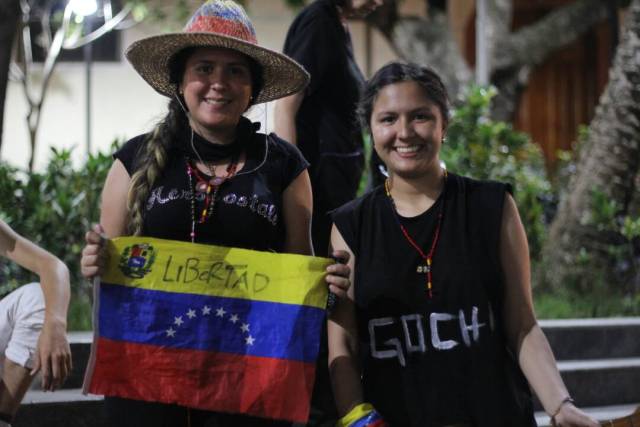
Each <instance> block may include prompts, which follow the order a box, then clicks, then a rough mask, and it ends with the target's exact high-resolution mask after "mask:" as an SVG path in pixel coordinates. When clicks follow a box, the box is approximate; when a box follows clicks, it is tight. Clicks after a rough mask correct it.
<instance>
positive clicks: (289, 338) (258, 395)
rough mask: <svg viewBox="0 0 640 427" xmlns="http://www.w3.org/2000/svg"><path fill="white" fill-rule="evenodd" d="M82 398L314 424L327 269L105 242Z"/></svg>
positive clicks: (285, 259)
mask: <svg viewBox="0 0 640 427" xmlns="http://www.w3.org/2000/svg"><path fill="white" fill-rule="evenodd" d="M107 250H108V252H109V262H108V266H107V268H106V269H105V274H104V275H103V276H102V278H101V282H100V283H99V284H98V285H96V286H97V288H96V298H95V301H94V329H95V338H94V342H93V347H92V355H91V360H90V363H89V368H88V370H87V374H86V376H85V385H84V391H85V392H87V393H95V394H104V395H107V396H118V397H125V398H130V399H137V400H146V401H153V402H164V403H174V404H178V405H183V406H187V407H191V408H197V409H204V410H211V411H220V412H229V413H239V414H247V415H252V416H259V417H266V418H274V419H283V420H290V421H295V422H306V420H307V418H308V416H309V401H310V400H311V392H312V389H313V383H314V379H315V361H316V357H317V355H318V348H319V345H320V334H321V330H322V324H323V322H324V319H325V310H324V308H325V306H326V302H327V287H326V284H325V282H324V275H325V268H326V266H327V265H329V264H330V263H331V261H330V260H329V259H326V258H315V257H307V256H302V255H291V254H275V253H270V252H258V251H251V250H246V249H236V248H225V247H219V246H212V245H201V244H193V243H185V242H174V241H169V240H161V239H152V238H145V237H122V238H117V239H114V240H111V241H109V243H108V248H107Z"/></svg>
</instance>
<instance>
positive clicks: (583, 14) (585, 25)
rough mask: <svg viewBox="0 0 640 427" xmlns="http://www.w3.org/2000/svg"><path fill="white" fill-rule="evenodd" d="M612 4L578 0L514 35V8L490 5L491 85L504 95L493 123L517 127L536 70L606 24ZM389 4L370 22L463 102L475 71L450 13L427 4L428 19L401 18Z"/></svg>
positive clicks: (500, 0)
mask: <svg viewBox="0 0 640 427" xmlns="http://www.w3.org/2000/svg"><path fill="white" fill-rule="evenodd" d="M609 1H610V0H576V1H575V2H573V3H570V4H569V5H567V6H564V7H561V8H558V9H556V10H554V11H553V12H551V13H549V14H547V15H546V16H544V17H543V18H542V19H540V20H538V21H537V22H535V23H533V24H531V25H528V26H526V27H523V28H520V29H519V30H518V31H516V32H511V31H510V26H511V17H512V8H513V4H512V3H513V2H512V1H510V0H489V1H488V5H487V6H488V17H487V18H488V21H489V22H488V26H487V27H488V28H487V33H486V35H485V37H486V38H487V48H488V53H489V62H490V70H491V83H492V84H493V85H495V86H496V87H497V88H498V91H499V95H498V96H497V97H496V98H495V99H494V102H493V103H492V109H491V116H492V118H494V119H496V120H503V121H508V122H510V121H513V117H514V116H515V113H516V109H517V107H518V104H519V102H520V96H521V94H522V92H523V91H524V89H525V88H526V85H527V84H528V82H529V76H530V74H531V71H532V70H533V68H534V67H535V66H537V65H539V64H541V63H542V62H544V60H545V59H546V58H548V57H549V55H551V54H552V53H553V52H555V51H556V50H558V49H561V48H563V47H565V46H567V45H569V44H571V43H573V42H574V41H575V40H577V39H578V38H579V37H580V36H582V35H583V34H584V33H585V32H586V31H588V30H589V29H590V28H591V27H592V26H593V25H594V24H596V23H598V22H600V21H602V20H604V19H606V17H607V7H608V6H607V5H608V4H609ZM387 3H388V4H387V5H386V6H385V7H384V8H383V9H382V11H380V13H376V14H374V15H373V16H372V17H371V18H370V19H369V22H370V23H371V24H372V25H374V26H375V27H376V28H378V29H379V30H380V31H381V32H382V33H383V34H384V35H385V37H386V38H387V39H388V41H389V42H390V43H391V45H392V46H393V48H394V49H395V51H396V53H397V54H398V55H399V56H400V57H402V58H404V59H406V60H410V61H413V62H417V63H419V64H427V65H429V66H431V67H433V68H434V69H435V70H436V71H437V72H438V73H439V74H440V75H441V77H442V78H443V80H444V83H445V86H446V87H447V90H448V92H449V95H450V97H451V99H452V100H455V99H457V98H458V97H459V95H460V91H461V90H462V89H463V88H464V87H465V86H466V85H468V84H469V83H472V81H473V71H472V70H471V69H470V68H469V66H468V65H467V63H466V61H465V60H464V58H463V57H462V53H461V51H460V48H459V46H458V45H457V44H456V41H455V40H454V38H453V35H452V33H451V31H450V29H449V26H448V21H447V18H446V14H445V11H444V10H443V9H442V8H437V7H433V6H434V4H433V3H434V2H433V1H427V0H425V3H429V5H430V7H429V16H428V18H426V19H425V18H418V17H400V16H398V15H397V9H396V8H397V4H396V3H397V2H396V1H395V0H394V1H390V0H387Z"/></svg>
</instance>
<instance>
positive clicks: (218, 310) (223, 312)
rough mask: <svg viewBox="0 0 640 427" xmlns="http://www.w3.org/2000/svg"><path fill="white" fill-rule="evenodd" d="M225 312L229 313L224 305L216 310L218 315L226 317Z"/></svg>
mask: <svg viewBox="0 0 640 427" xmlns="http://www.w3.org/2000/svg"><path fill="white" fill-rule="evenodd" d="M225 314H227V312H226V311H225V309H224V308H222V307H220V308H219V309H217V310H216V316H217V317H224V315H225Z"/></svg>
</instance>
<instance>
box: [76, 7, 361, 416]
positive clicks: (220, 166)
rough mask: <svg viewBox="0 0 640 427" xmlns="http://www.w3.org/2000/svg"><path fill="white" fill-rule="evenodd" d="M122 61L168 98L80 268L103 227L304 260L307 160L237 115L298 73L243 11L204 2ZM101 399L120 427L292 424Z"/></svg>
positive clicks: (300, 76)
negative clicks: (260, 37) (180, 26)
mask: <svg viewBox="0 0 640 427" xmlns="http://www.w3.org/2000/svg"><path fill="white" fill-rule="evenodd" d="M126 56H127V59H129V61H130V62H131V63H132V65H133V66H134V68H135V69H136V70H137V71H138V73H140V74H141V76H142V77H143V78H144V79H145V80H146V81H147V82H148V83H149V84H150V85H151V86H152V87H153V88H154V89H155V90H157V91H158V92H160V93H161V94H163V95H165V96H167V97H169V98H170V99H171V101H170V103H169V112H168V113H167V115H166V116H165V118H164V120H163V121H161V122H160V123H159V124H158V125H157V126H156V128H155V129H154V130H153V131H152V132H151V133H149V134H146V135H143V136H140V137H136V138H134V139H132V140H131V141H129V142H127V143H126V144H125V145H124V146H123V147H122V149H121V150H119V151H118V152H117V153H116V154H115V155H114V157H115V160H114V163H113V166H112V167H111V170H110V171H109V174H108V176H107V179H106V182H105V185H104V189H103V193H102V207H101V213H100V224H101V225H100V226H96V228H95V229H94V230H93V231H91V232H89V233H87V237H86V239H87V246H86V247H85V249H84V250H83V256H82V262H81V265H82V273H83V275H85V276H87V277H92V276H94V275H96V274H99V273H100V269H101V266H102V262H101V256H102V255H101V246H103V245H101V239H102V238H101V236H100V235H101V234H104V235H106V237H108V238H114V237H118V236H125V235H144V236H150V237H160V238H170V239H174V240H182V241H187V242H197V243H211V244H217V245H224V246H231V247H240V248H250V249H257V250H263V251H267V250H270V251H276V252H287V253H299V254H303V255H312V254H313V249H312V247H311V239H310V219H311V203H312V201H311V188H310V184H309V176H308V174H307V171H306V167H307V163H306V161H305V160H304V158H303V157H302V156H301V154H300V152H299V151H298V150H297V149H296V148H295V147H292V146H291V145H290V144H288V143H286V142H284V141H283V140H281V139H280V138H278V137H277V136H275V135H273V134H272V135H269V136H267V135H265V134H261V133H257V132H256V127H255V126H254V125H253V124H252V123H251V122H249V120H248V119H246V118H244V117H243V116H242V114H243V113H244V112H245V111H246V110H247V109H248V108H249V107H250V106H251V105H253V104H255V103H260V102H266V101H269V100H273V99H276V98H279V97H281V96H285V95H288V94H290V93H292V92H294V91H296V90H299V89H301V88H303V87H304V86H305V85H306V82H307V76H306V73H305V72H304V70H302V68H301V67H300V66H299V65H298V64H296V63H295V62H294V61H292V60H291V59H290V58H287V57H286V56H284V55H282V54H279V53H277V52H273V51H270V50H268V49H265V48H262V47H260V46H258V45H257V41H256V40H255V31H254V29H253V25H252V24H251V22H250V20H249V18H248V16H247V15H246V13H245V11H244V10H243V9H242V8H241V7H240V6H238V5H236V4H235V3H233V2H232V1H228V0H224V1H223V0H209V1H207V2H206V3H205V4H203V5H202V6H201V7H200V8H199V9H198V10H197V11H196V12H195V14H194V15H193V17H192V18H191V19H190V21H189V23H188V24H187V26H186V29H185V30H184V31H183V32H181V33H174V34H165V35H160V36H153V37H148V38H146V39H143V40H139V41H137V42H135V43H134V44H133V45H132V46H130V47H129V48H128V49H127V52H126ZM212 186H215V187H216V188H211V187H212ZM334 255H335V256H336V257H342V256H344V255H346V254H345V253H336V254H334ZM327 271H328V273H329V274H328V275H327V276H326V281H327V283H328V285H329V289H330V290H331V291H332V292H334V293H336V294H338V295H344V292H345V287H348V285H349V283H348V279H347V278H346V276H348V268H347V267H346V266H344V265H338V264H335V265H332V266H329V267H328V270H327ZM105 406H106V409H107V416H108V418H109V422H110V424H111V425H114V426H118V427H123V426H132V427H133V426H135V427H141V426H153V427H159V426H167V427H183V426H184V427H186V426H189V427H198V426H200V427H205V426H215V427H226V426H266V425H269V426H274V425H279V426H281V425H287V424H290V423H286V422H279V421H275V420H267V419H259V418H255V417H248V416H243V415H237V414H221V413H213V412H208V411H198V410H192V409H189V408H185V407H181V406H177V405H169V404H164V403H155V402H142V401H137V400H132V399H123V398H118V397H106V398H105Z"/></svg>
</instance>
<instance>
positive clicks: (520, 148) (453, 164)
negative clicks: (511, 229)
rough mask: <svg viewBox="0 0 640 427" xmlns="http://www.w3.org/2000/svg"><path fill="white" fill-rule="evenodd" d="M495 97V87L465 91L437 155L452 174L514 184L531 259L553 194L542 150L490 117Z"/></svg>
mask: <svg viewBox="0 0 640 427" xmlns="http://www.w3.org/2000/svg"><path fill="white" fill-rule="evenodd" d="M495 94H496V90H495V89H494V88H484V87H479V86H473V87H471V88H469V89H468V90H467V92H466V94H465V97H464V99H463V102H462V103H461V105H460V106H459V107H458V108H457V109H455V110H454V111H453V115H452V117H451V120H450V124H449V128H448V130H447V138H446V142H445V144H444V146H443V147H442V151H441V156H440V157H441V159H442V160H443V161H444V162H445V164H446V166H447V169H449V170H451V171H453V172H455V173H458V174H461V175H466V176H470V177H472V178H476V179H491V180H497V181H502V182H507V183H509V184H511V185H512V187H513V190H514V197H515V200H516V202H517V204H518V208H519V210H520V216H521V217H522V221H523V223H524V226H525V229H526V231H527V236H528V239H529V246H530V249H531V255H532V257H533V258H534V259H535V258H537V256H538V255H539V253H540V249H541V247H542V243H543V241H544V238H545V235H546V231H547V230H546V218H547V216H548V215H547V210H548V206H549V205H552V204H553V200H554V197H553V192H552V189H551V184H550V183H549V180H548V179H547V176H546V169H545V164H544V158H543V156H542V151H541V150H540V148H539V147H538V146H537V145H536V144H534V143H533V142H532V141H531V139H530V138H529V136H528V135H527V134H525V133H522V132H517V131H515V130H513V128H512V127H511V125H510V124H508V123H504V122H496V121H493V120H491V119H490V118H489V106H490V103H491V99H492V98H493V97H494V96H495Z"/></svg>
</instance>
